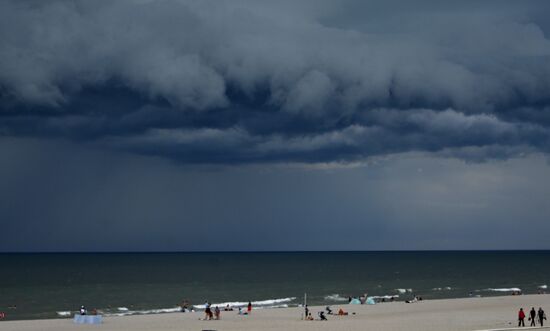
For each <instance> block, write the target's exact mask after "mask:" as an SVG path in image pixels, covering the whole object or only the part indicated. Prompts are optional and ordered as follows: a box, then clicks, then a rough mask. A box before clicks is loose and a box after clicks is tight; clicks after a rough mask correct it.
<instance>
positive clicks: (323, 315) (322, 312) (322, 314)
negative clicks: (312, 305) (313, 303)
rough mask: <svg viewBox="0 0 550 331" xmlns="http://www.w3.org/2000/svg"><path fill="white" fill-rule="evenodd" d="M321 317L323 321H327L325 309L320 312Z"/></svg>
mask: <svg viewBox="0 0 550 331" xmlns="http://www.w3.org/2000/svg"><path fill="white" fill-rule="evenodd" d="M319 318H320V319H321V321H326V320H327V318H326V317H325V312H324V311H320V312H319Z"/></svg>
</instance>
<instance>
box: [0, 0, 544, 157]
mask: <svg viewBox="0 0 550 331" xmlns="http://www.w3.org/2000/svg"><path fill="white" fill-rule="evenodd" d="M549 9H550V5H549V4H547V3H544V2H539V1H523V2H521V3H519V2H498V3H496V2H484V3H483V4H482V5H481V4H477V2H468V1H466V2H463V3H461V4H460V5H458V4H454V5H447V6H446V7H445V6H444V5H442V4H441V3H440V2H431V1H419V2H415V3H414V4H412V3H410V2H407V3H399V2H369V3H365V2H363V1H360V2H355V1H345V2H339V3H338V4H336V3H332V2H321V1H311V2H309V1H303V2H300V3H299V4H296V3H294V2H277V4H274V3H268V2H257V1H250V2H249V1H232V2H222V1H155V2H151V1H117V2H109V3H106V2H105V3H104V2H101V3H97V2H88V1H49V2H39V1H24V2H21V1H13V2H12V1H3V2H2V3H0V134H2V135H4V136H20V137H24V136H38V137H48V138H52V137H54V138H65V139H70V140H75V141H85V142H88V143H92V144H98V145H100V146H105V147H108V148H116V149H121V150H124V151H132V152H136V153H143V154H151V155H161V156H164V157H168V158H170V159H174V160H178V161H181V162H187V163H256V162H308V163H315V162H333V161H336V162H351V161H356V160H362V159H365V158H367V157H369V156H375V155H384V154H389V153H399V152H408V151H427V152H433V153H439V154H441V155H445V156H455V157H461V158H465V159H468V160H484V159H486V158H495V157H497V158H500V157H510V156H513V155H517V154H518V153H523V152H529V151H533V150H536V151H542V152H548V151H549V147H550V40H549V39H548V38H547V35H548V33H549V32H550V26H549V25H548V23H546V20H545V18H544V15H541V13H543V12H549Z"/></svg>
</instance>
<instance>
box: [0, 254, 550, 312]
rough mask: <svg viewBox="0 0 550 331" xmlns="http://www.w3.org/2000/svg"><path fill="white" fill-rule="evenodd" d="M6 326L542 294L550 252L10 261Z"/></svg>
mask: <svg viewBox="0 0 550 331" xmlns="http://www.w3.org/2000/svg"><path fill="white" fill-rule="evenodd" d="M0 259H1V260H0V261H1V268H0V316H3V319H2V320H19V319H43V318H70V317H71V316H72V315H73V314H74V313H75V312H76V311H78V309H79V308H80V306H81V305H84V306H85V307H86V308H87V309H88V310H91V309H97V310H98V312H99V313H101V314H103V315H107V316H124V315H139V314H160V313H178V314H181V309H180V307H179V305H180V303H182V301H184V300H186V301H188V302H189V303H190V308H191V309H193V310H196V311H200V310H201V309H204V303H205V302H210V303H211V304H212V305H213V306H216V305H218V306H220V308H222V307H225V306H226V305H231V306H232V307H234V308H237V307H239V306H245V305H247V304H248V302H251V303H252V305H253V308H254V309H277V308H280V307H295V306H299V305H302V304H303V303H304V300H307V303H308V304H309V305H341V304H348V298H349V297H358V296H361V295H364V294H365V293H366V294H367V295H368V296H369V297H372V298H374V300H375V301H376V302H378V303H379V304H384V303H383V301H390V300H395V301H405V300H410V299H412V298H413V297H414V296H421V297H422V298H423V299H424V300H431V299H440V298H463V297H486V296H496V295H511V294H512V292H521V293H523V294H533V293H543V292H546V290H547V284H548V283H550V263H549V262H550V251H418V252H416V251H405V252H397V251H389V252H282V253H281V252H256V253H251V252H247V253H242V252H239V253H237V252H231V253H228V252H217V253H59V254H58V253H40V254H27V253H25V254H23V253H15V254H11V253H9V254H8V253H5V254H0Z"/></svg>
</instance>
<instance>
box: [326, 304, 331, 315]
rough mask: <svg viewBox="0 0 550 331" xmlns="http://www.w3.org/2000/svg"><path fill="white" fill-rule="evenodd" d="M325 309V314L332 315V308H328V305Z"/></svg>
mask: <svg viewBox="0 0 550 331" xmlns="http://www.w3.org/2000/svg"><path fill="white" fill-rule="evenodd" d="M326 310H327V314H329V315H332V309H330V306H327V308H326Z"/></svg>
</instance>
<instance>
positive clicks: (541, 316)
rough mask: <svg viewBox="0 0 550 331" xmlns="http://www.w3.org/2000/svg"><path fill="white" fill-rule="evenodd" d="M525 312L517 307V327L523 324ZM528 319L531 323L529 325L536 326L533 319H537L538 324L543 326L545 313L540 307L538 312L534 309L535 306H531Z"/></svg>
mask: <svg viewBox="0 0 550 331" xmlns="http://www.w3.org/2000/svg"><path fill="white" fill-rule="evenodd" d="M525 317H526V316H525V312H524V311H523V308H520V309H519V312H518V327H520V326H525ZM528 320H529V321H531V324H530V325H529V326H537V325H536V322H535V321H537V320H538V321H539V326H541V327H543V326H544V321H545V320H546V314H545V313H544V310H542V308H541V307H539V310H538V312H537V311H536V310H535V307H532V308H531V311H530V312H529V318H528Z"/></svg>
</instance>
